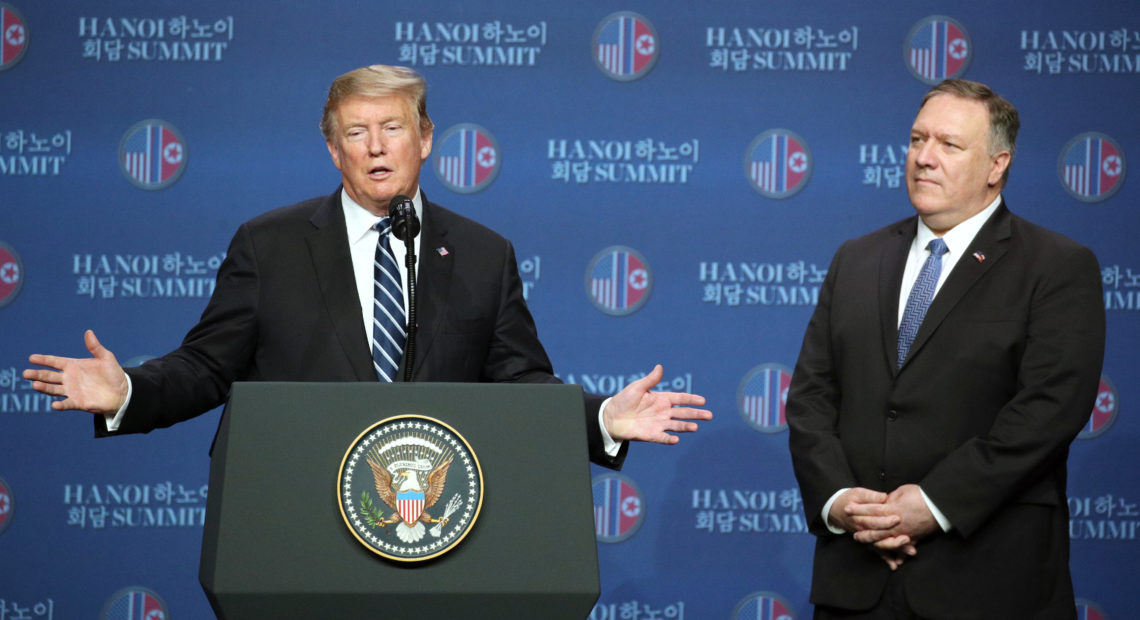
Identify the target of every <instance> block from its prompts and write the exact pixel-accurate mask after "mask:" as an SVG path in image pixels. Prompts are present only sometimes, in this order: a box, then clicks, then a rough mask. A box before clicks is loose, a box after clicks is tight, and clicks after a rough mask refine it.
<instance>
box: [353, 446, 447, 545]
mask: <svg viewBox="0 0 1140 620" xmlns="http://www.w3.org/2000/svg"><path fill="white" fill-rule="evenodd" d="M365 460H366V461H367V462H368V466H369V467H370V468H371V469H372V478H373V480H374V481H375V483H376V493H377V494H378V495H379V496H380V499H381V500H383V501H384V503H385V504H387V505H388V507H389V508H392V509H393V510H395V511H396V512H395V513H393V514H392V515H391V516H389V517H388V518H387V519H386V520H384V521H382V522H381V523H380V526H381V527H384V526H387V525H390V524H393V523H395V524H396V536H398V537H399V538H400V540H402V541H404V542H405V543H409V544H411V543H415V542H418V541H419V540H420V539H421V538H423V537H424V532H425V531H426V530H425V528H424V523H441V524H443V525H446V524H447V521H448V519H447V518H446V517H445V518H443V519H433V518H432V516H431V515H430V514H428V513H427V509H428V508H431V507H432V506H434V505H435V503H436V502H438V501H439V496H440V495H442V494H443V487H444V484H445V483H446V481H447V470H448V468H449V467H450V466H451V462H452V460H453V458H452V457H449V458H448V459H447V460H446V461H444V462H442V463H440V464H439V465H437V466H436V467H435V468H434V469H432V470H431V472H429V473H428V475H427V489H426V490H425V489H424V488H423V487H422V486H421V484H420V476H419V474H418V473H417V472H416V471H414V470H410V469H405V470H403V471H400V472H397V473H396V474H395V475H393V473H392V472H390V471H388V470H387V469H386V468H385V467H383V466H382V465H381V464H380V463H378V462H376V461H374V460H373V459H371V458H368V459H365Z"/></svg>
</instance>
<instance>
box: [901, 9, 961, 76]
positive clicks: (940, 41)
mask: <svg viewBox="0 0 1140 620" xmlns="http://www.w3.org/2000/svg"><path fill="white" fill-rule="evenodd" d="M973 54H974V47H973V45H972V44H971V43H970V35H968V34H966V29H965V28H963V27H962V24H959V23H958V22H957V21H955V20H953V19H951V18H949V17H944V16H942V15H932V16H930V17H927V18H925V19H922V20H920V21H919V22H918V23H917V24H915V25H914V27H913V28H911V29H910V34H908V35H907V36H906V43H904V44H903V58H904V59H905V60H906V67H907V69H910V72H911V75H913V76H914V77H916V78H918V79H919V80H921V81H922V82H925V83H927V84H930V85H931V86H933V85H935V84H937V83H939V82H941V81H942V80H945V79H949V78H956V77H961V75H962V74H963V73H965V72H966V68H967V67H969V66H970V58H971V57H972V56H973Z"/></svg>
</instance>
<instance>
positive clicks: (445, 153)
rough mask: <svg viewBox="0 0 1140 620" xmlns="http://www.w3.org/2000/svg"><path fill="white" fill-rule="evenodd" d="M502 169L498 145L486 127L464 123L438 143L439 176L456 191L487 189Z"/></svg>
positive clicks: (468, 191) (448, 132) (437, 172)
mask: <svg viewBox="0 0 1140 620" xmlns="http://www.w3.org/2000/svg"><path fill="white" fill-rule="evenodd" d="M498 170H499V147H498V145H497V144H496V143H495V140H494V138H493V137H492V136H491V134H490V133H489V132H487V130H486V129H483V128H482V127H479V126H478V125H472V124H469V123H468V124H464V125H457V126H456V127H453V128H452V129H449V130H448V131H447V132H446V133H445V134H444V136H443V139H442V140H441V141H440V144H439V155H438V156H437V158H436V175H437V176H438V177H439V180H440V181H441V182H442V183H443V184H444V185H446V186H447V187H448V189H451V190H452V191H455V192H460V193H471V192H476V191H479V190H481V189H483V188H485V187H486V186H487V185H489V184H490V183H491V181H492V180H494V178H495V174H496V173H497V172H498Z"/></svg>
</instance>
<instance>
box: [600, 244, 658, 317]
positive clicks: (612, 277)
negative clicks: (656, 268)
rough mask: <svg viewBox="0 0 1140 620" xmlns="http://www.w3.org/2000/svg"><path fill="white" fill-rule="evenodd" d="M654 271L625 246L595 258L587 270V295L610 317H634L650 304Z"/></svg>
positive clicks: (640, 256)
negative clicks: (635, 313)
mask: <svg viewBox="0 0 1140 620" xmlns="http://www.w3.org/2000/svg"><path fill="white" fill-rule="evenodd" d="M652 290H653V272H652V271H650V269H649V263H648V262H646V260H645V257H643V256H642V255H641V254H639V253H638V252H637V250H634V249H632V248H628V247H625V246H621V245H615V246H611V247H608V248H606V249H604V250H602V251H601V252H598V253H597V254H595V255H594V258H593V259H591V260H590V265H589V266H588V267H586V294H587V295H589V296H590V301H592V302H593V303H594V307H595V308H597V309H598V310H601V311H602V312H605V313H606V314H610V315H613V316H625V315H627V314H633V313H634V312H637V311H638V310H640V309H641V307H642V306H644V305H645V302H647V301H649V293H650V292H651V291H652Z"/></svg>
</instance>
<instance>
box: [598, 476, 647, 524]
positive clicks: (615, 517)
mask: <svg viewBox="0 0 1140 620" xmlns="http://www.w3.org/2000/svg"><path fill="white" fill-rule="evenodd" d="M641 513H642V503H641V494H640V493H638V492H637V489H635V488H634V487H633V485H632V484H630V483H629V482H627V481H626V480H624V479H623V478H620V477H618V476H613V475H607V476H602V477H600V478H599V479H597V480H596V481H595V482H594V533H595V534H596V535H597V536H598V537H600V538H613V537H617V536H622V535H624V534H628V533H630V532H631V531H632V530H633V528H634V527H635V526H637V525H638V523H639V522H640V520H641Z"/></svg>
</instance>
